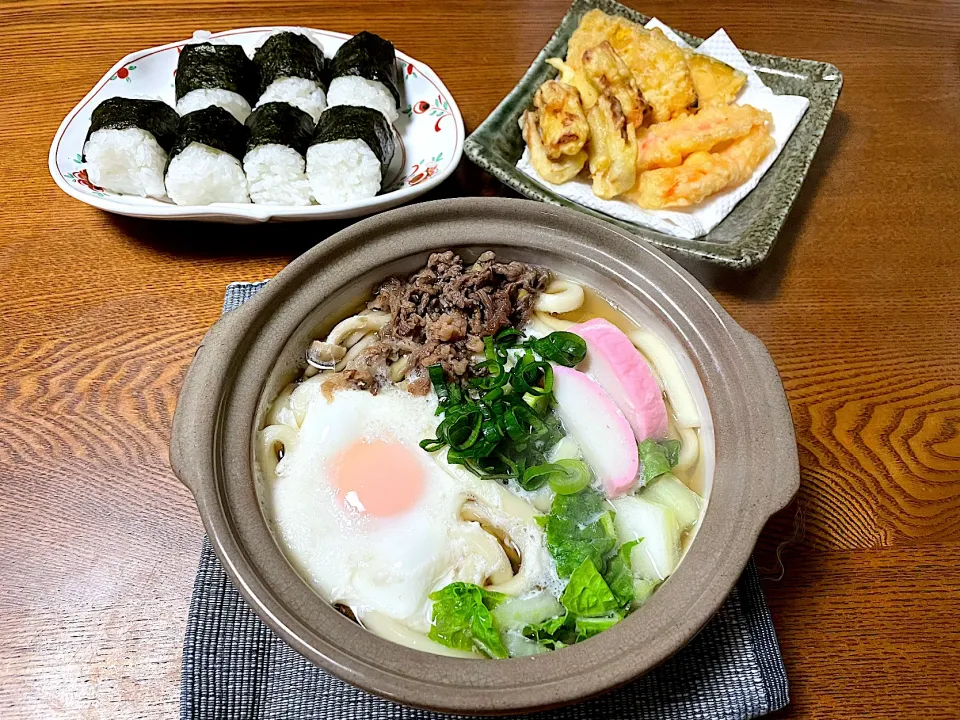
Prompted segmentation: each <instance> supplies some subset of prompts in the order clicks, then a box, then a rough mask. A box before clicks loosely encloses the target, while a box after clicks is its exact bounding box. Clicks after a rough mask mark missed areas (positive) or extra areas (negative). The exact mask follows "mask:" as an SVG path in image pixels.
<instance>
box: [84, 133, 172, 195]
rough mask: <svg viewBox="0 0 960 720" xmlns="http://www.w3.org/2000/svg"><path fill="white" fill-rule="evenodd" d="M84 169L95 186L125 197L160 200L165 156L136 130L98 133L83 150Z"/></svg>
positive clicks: (93, 135)
mask: <svg viewBox="0 0 960 720" xmlns="http://www.w3.org/2000/svg"><path fill="white" fill-rule="evenodd" d="M83 153H84V155H85V157H86V164H85V165H84V168H85V169H86V171H87V177H88V178H89V179H90V182H91V183H93V184H94V185H99V186H100V187H102V188H104V189H106V190H111V191H113V192H117V193H123V194H124V195H139V196H140V197H155V198H162V197H163V196H164V195H166V192H165V191H164V188H163V168H164V166H165V165H166V164H167V153H166V152H164V150H163V148H162V147H160V146H159V145H158V144H157V141H156V138H154V137H153V134H152V133H149V132H147V131H146V130H140V129H139V128H127V129H126V130H97V131H96V132H95V133H92V134H91V135H90V139H89V140H87V142H86V144H84V146H83Z"/></svg>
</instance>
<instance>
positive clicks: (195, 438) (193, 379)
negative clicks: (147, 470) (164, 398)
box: [170, 301, 252, 503]
mask: <svg viewBox="0 0 960 720" xmlns="http://www.w3.org/2000/svg"><path fill="white" fill-rule="evenodd" d="M251 302H252V301H251ZM247 304H250V303H247ZM247 309H248V308H246V306H243V307H240V308H238V309H236V310H232V311H230V312H228V313H227V314H225V315H223V316H222V317H221V318H220V319H219V320H218V321H217V322H216V323H214V325H213V327H211V328H210V329H209V330H208V331H207V334H206V335H204V337H203V340H202V341H201V342H200V347H198V348H197V350H196V352H195V353H194V356H193V361H192V362H191V363H190V368H189V369H188V370H187V375H186V377H185V378H184V380H183V386H182V387H181V388H180V396H179V397H178V398H177V409H176V410H175V411H174V414H173V428H172V430H171V434H170V467H171V468H172V469H173V472H174V474H175V475H176V476H177V478H179V480H180V482H182V483H183V484H184V485H186V486H187V488H188V489H189V490H190V492H192V493H193V495H194V497H195V498H196V499H197V501H198V503H199V502H200V500H201V498H202V496H203V495H204V493H203V490H204V488H214V487H215V483H214V477H213V473H214V462H213V453H214V436H215V430H216V422H217V413H218V408H219V405H220V399H221V397H222V394H223V389H224V382H223V380H224V378H223V373H224V370H225V366H226V364H227V359H228V358H227V357H226V355H227V349H228V346H227V344H226V343H225V342H224V339H225V338H226V336H228V335H232V334H233V333H234V331H235V328H236V326H238V325H241V324H242V322H243V316H244V315H246V312H244V311H245V310H247Z"/></svg>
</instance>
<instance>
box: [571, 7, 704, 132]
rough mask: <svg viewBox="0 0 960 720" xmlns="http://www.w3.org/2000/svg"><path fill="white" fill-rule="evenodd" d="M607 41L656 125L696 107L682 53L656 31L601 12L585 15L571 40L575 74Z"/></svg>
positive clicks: (591, 12)
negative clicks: (587, 56) (630, 75)
mask: <svg viewBox="0 0 960 720" xmlns="http://www.w3.org/2000/svg"><path fill="white" fill-rule="evenodd" d="M605 40H606V41H607V42H609V43H610V44H611V45H612V46H613V49H614V50H615V51H616V53H617V55H619V56H620V58H621V59H622V60H623V61H624V63H626V65H627V67H629V68H630V70H631V72H633V76H634V77H635V78H636V80H637V84H638V85H639V86H640V91H641V92H642V93H643V97H644V99H645V100H646V101H647V103H648V104H649V105H650V107H651V108H652V110H653V113H652V115H653V121H654V122H664V121H665V120H670V119H671V118H674V117H677V116H678V115H684V114H686V113H687V112H688V111H689V110H690V108H692V107H693V106H694V105H695V104H696V102H697V94H696V91H695V89H694V86H693V80H692V79H691V78H690V71H689V69H688V68H687V62H686V57H685V55H684V52H683V50H682V49H680V48H679V47H677V46H676V45H674V44H673V43H672V42H671V41H670V40H669V38H667V36H666V35H664V34H663V32H662V31H661V30H659V29H657V28H654V29H653V30H647V29H645V28H643V27H641V26H640V25H637V24H636V23H632V22H630V21H629V20H627V19H625V18H622V17H615V16H611V15H607V14H606V13H604V12H603V11H602V10H591V11H590V12H588V13H587V14H586V15H584V16H583V18H582V19H581V20H580V25H579V27H577V29H576V30H575V31H574V33H573V35H571V37H570V41H569V43H568V45H567V63H568V64H569V65H570V67H571V68H572V69H573V70H574V72H576V71H578V70H580V68H581V67H582V66H583V53H584V52H586V51H587V50H589V49H590V48H593V47H596V46H597V45H599V44H600V43H602V42H603V41H605Z"/></svg>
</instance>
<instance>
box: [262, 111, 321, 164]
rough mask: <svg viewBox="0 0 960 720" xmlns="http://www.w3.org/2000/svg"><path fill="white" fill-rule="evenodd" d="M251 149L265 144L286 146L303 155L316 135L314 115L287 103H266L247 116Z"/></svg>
mask: <svg viewBox="0 0 960 720" xmlns="http://www.w3.org/2000/svg"><path fill="white" fill-rule="evenodd" d="M246 124H247V129H248V130H249V131H250V135H249V137H248V138H247V152H250V151H251V150H253V149H254V148H257V147H260V146H261V145H272V144H276V145H286V146H287V147H289V148H293V149H294V150H296V151H297V152H298V153H300V154H301V155H303V154H304V153H305V152H306V151H307V147H308V146H309V145H310V137H311V135H313V118H312V117H310V114H309V113H305V112H304V111H303V110H301V109H299V108H295V107H294V106H293V105H290V104H288V103H285V102H268V103H264V104H263V105H261V106H260V107H258V108H257V109H256V110H254V111H253V113H252V114H251V115H250V117H248V118H247V123H246Z"/></svg>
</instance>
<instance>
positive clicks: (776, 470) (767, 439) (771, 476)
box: [743, 330, 800, 520]
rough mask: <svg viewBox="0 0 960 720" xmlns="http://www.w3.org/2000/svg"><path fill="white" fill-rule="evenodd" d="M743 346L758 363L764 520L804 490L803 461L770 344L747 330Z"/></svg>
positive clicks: (756, 387) (757, 440) (756, 403)
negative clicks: (801, 473)
mask: <svg viewBox="0 0 960 720" xmlns="http://www.w3.org/2000/svg"><path fill="white" fill-rule="evenodd" d="M743 340H744V343H743V347H744V349H745V352H746V354H747V356H748V357H749V358H750V360H751V361H752V364H753V366H754V374H753V377H754V382H755V385H754V390H755V391H756V395H755V397H754V401H753V402H754V408H756V411H757V413H758V416H757V417H756V419H757V422H756V423H754V425H755V426H756V429H755V432H754V437H753V438H752V441H753V444H754V447H755V448H756V450H757V451H758V452H757V456H758V461H759V462H758V465H759V467H760V468H761V469H763V473H762V485H761V487H762V489H763V490H762V491H763V497H758V498H757V500H758V501H759V503H760V505H759V506H760V507H762V508H763V512H764V513H765V517H764V520H766V518H769V517H770V516H771V515H773V514H774V513H775V512H777V511H779V510H782V509H783V508H785V507H786V506H787V505H788V504H789V503H790V501H791V500H793V497H794V496H795V495H796V494H797V491H798V490H799V489H800V461H799V456H798V454H797V438H796V435H795V433H794V428H793V419H792V415H791V414H790V405H789V403H788V402H787V396H786V393H785V392H784V389H783V383H782V382H781V381H780V373H779V372H778V371H777V366H776V365H775V364H774V362H773V358H772V357H770V352H769V351H768V350H767V348H766V346H765V345H764V344H763V343H762V342H761V341H760V340H759V339H757V338H756V337H754V336H753V335H751V334H750V333H748V332H747V331H745V330H744V331H743Z"/></svg>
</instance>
